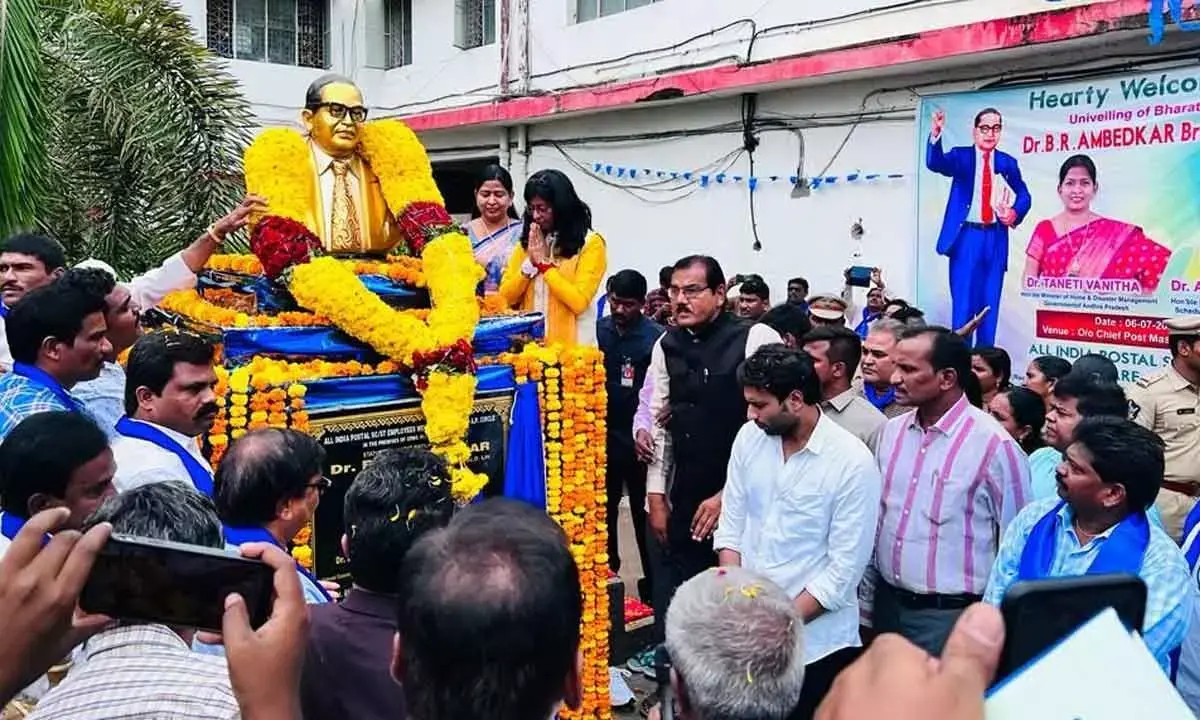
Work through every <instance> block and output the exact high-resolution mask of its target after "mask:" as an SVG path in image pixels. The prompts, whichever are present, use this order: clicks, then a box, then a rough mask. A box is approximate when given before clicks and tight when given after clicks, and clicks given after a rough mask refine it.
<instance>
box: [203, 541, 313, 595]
mask: <svg viewBox="0 0 1200 720" xmlns="http://www.w3.org/2000/svg"><path fill="white" fill-rule="evenodd" d="M225 542H227V543H229V544H230V545H237V546H239V547H240V546H242V545H245V544H246V543H254V542H261V543H271V544H272V545H274V546H275V547H277V548H279V549H280V550H282V551H284V552H287V551H288V549H287V548H286V547H284V546H283V545H282V544H280V542H279V541H278V540H276V539H275V536H274V535H272V534H271V533H269V532H267V531H266V529H265V528H260V527H230V526H229V525H226V526H225ZM296 569H297V570H299V571H300V574H301V575H303V576H304V577H306V578H308V579H309V580H310V581H311V582H312V586H313V587H315V588H316V589H317V590H320V591H321V595H323V596H324V597H325V602H333V597H331V596H330V595H329V591H328V590H326V589H325V586H324V585H322V584H321V583H319V582H317V579H316V578H315V577H313V575H312V573H310V572H309V571H307V570H305V569H304V568H303V567H301V566H300V563H299V562H297V563H296Z"/></svg>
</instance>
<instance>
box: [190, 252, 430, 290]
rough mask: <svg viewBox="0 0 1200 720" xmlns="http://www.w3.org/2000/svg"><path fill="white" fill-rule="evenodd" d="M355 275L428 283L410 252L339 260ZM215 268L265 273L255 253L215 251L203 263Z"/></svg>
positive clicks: (256, 273) (421, 268) (222, 270)
mask: <svg viewBox="0 0 1200 720" xmlns="http://www.w3.org/2000/svg"><path fill="white" fill-rule="evenodd" d="M339 262H341V263H342V264H343V265H346V266H347V267H349V268H350V269H351V270H352V271H353V272H354V274H355V275H379V276H382V277H386V278H388V279H389V280H393V281H395V282H398V283H403V284H405V285H409V286H411V287H425V272H424V269H423V267H422V265H421V261H420V260H418V259H417V258H414V257H409V256H407V255H392V256H389V257H388V258H387V259H385V260H339ZM204 267H206V268H208V269H209V270H214V271H216V272H226V273H237V274H238V275H262V274H263V267H262V262H261V261H259V259H258V258H257V257H255V256H253V255H213V256H212V257H211V258H209V260H208V263H207V264H206V265H205V266H204Z"/></svg>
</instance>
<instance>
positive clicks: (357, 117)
mask: <svg viewBox="0 0 1200 720" xmlns="http://www.w3.org/2000/svg"><path fill="white" fill-rule="evenodd" d="M318 108H325V109H326V110H328V111H329V115H330V116H331V117H333V119H334V120H341V119H343V118H345V117H346V114H347V113H349V114H350V119H351V120H353V121H354V122H356V123H360V122H366V120H367V109H366V108H365V107H363V106H362V105H357V106H355V107H350V106H348V105H343V104H341V103H335V102H328V103H318V104H316V105H313V106H311V107H309V110H316V109H318Z"/></svg>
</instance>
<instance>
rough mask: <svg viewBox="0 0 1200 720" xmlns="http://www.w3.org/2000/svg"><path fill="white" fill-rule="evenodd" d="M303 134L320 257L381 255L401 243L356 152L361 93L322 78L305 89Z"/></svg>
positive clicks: (311, 220) (339, 80) (362, 117)
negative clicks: (311, 176) (311, 178)
mask: <svg viewBox="0 0 1200 720" xmlns="http://www.w3.org/2000/svg"><path fill="white" fill-rule="evenodd" d="M301 117H302V118H303V120H304V127H305V129H306V130H307V131H308V145H309V151H310V152H311V154H312V172H313V173H314V176H315V177H316V179H317V185H316V186H317V190H318V192H317V194H316V197H314V198H313V200H312V206H311V208H310V211H311V213H312V215H311V217H310V218H309V222H308V223H305V224H307V225H309V226H310V227H312V228H313V229H314V230H316V232H317V235H318V236H319V237H320V238H321V243H322V245H323V246H324V248H325V251H326V252H328V253H333V254H340V253H356V254H382V253H386V252H387V251H389V250H391V249H392V248H393V247H395V246H396V244H397V243H398V242H399V241H400V238H399V235H398V234H397V231H396V227H395V222H394V220H393V218H392V215H391V213H390V212H389V211H388V208H387V204H386V203H385V202H384V199H383V193H382V192H380V189H379V179H378V178H377V177H376V176H375V173H374V172H372V171H371V166H370V164H369V163H367V162H366V160H364V159H363V157H362V155H361V154H359V152H358V143H359V134H360V133H359V129H360V128H361V127H362V125H363V124H364V123H365V122H366V120H367V108H366V106H365V105H363V97H362V92H360V91H359V89H358V87H357V86H355V84H354V83H353V82H351V81H350V80H348V79H346V78H343V77H340V76H338V75H325V76H323V77H321V78H319V79H318V80H317V81H316V82H314V83H313V84H312V85H310V86H309V88H308V92H307V93H306V95H305V98H304V110H303V111H302V112H301Z"/></svg>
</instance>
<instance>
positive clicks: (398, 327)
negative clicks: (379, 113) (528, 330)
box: [246, 119, 486, 487]
mask: <svg viewBox="0 0 1200 720" xmlns="http://www.w3.org/2000/svg"><path fill="white" fill-rule="evenodd" d="M281 133H290V134H291V136H292V137H291V138H290V139H285V138H284V137H283V136H282V135H281ZM263 135H266V136H267V138H266V141H265V142H264V143H263V147H260V148H258V150H257V151H256V150H255V148H256V147H257V146H259V144H260V142H259V140H256V141H255V142H254V144H252V145H251V147H250V149H249V150H247V152H246V186H247V189H248V190H250V191H251V192H254V193H258V194H261V195H265V196H266V197H267V201H268V206H269V208H270V212H271V214H272V215H279V216H282V217H284V218H287V219H293V220H298V221H300V222H304V220H305V214H304V213H303V212H302V209H303V208H305V207H307V204H308V203H309V200H310V198H311V197H312V196H313V191H314V185H313V184H314V182H315V181H314V179H313V177H312V172H311V162H310V160H309V158H310V154H309V151H308V147H307V146H306V145H305V144H304V142H303V138H302V137H301V136H300V135H299V134H298V133H295V132H294V131H291V130H268V131H266V132H265V133H263ZM262 137H263V136H262V135H260V139H261V138H262ZM297 141H298V142H297ZM359 151H360V153H361V154H362V156H363V158H364V159H365V160H366V161H367V163H368V164H369V165H370V167H371V170H372V172H374V174H375V175H376V177H378V178H379V184H380V190H381V191H382V194H383V197H384V201H385V202H386V203H387V206H388V209H389V210H390V211H391V212H392V215H393V216H394V217H395V218H396V220H397V222H398V224H399V225H400V227H401V228H402V231H403V232H404V233H405V237H406V239H407V242H408V244H409V249H410V250H411V251H413V252H414V253H419V254H420V257H421V260H422V267H423V269H424V272H425V281H426V285H427V286H428V288H429V295H430V299H431V301H432V306H433V307H432V309H431V310H430V313H429V320H428V322H427V323H426V322H420V321H419V320H417V319H416V318H414V317H412V316H406V315H403V314H401V313H399V312H397V311H396V310H394V309H393V308H391V307H390V306H388V305H387V304H386V303H384V302H383V300H382V299H380V298H379V296H377V295H375V294H374V293H372V292H370V291H369V290H367V289H366V287H365V286H364V285H363V284H362V282H361V281H360V280H359V279H358V277H357V276H356V275H355V274H354V272H353V271H352V270H351V269H349V268H347V267H346V266H345V265H343V264H342V263H341V262H340V261H338V260H337V259H335V258H331V257H317V258H313V259H311V260H308V261H307V262H305V261H303V260H300V261H298V262H296V263H295V264H292V266H291V267H290V269H289V270H288V271H287V272H286V273H284V277H285V278H286V279H287V282H288V286H289V289H290V290H291V291H292V296H293V297H294V298H295V299H296V302H297V303H299V304H300V305H301V306H302V307H305V308H308V309H309V310H311V311H314V312H315V313H317V314H319V315H321V316H322V317H327V318H329V320H330V321H331V322H332V324H333V325H335V326H336V327H338V328H339V329H341V330H343V331H344V332H346V333H348V334H349V335H351V336H352V337H354V338H357V339H358V340H360V341H362V342H364V343H366V344H368V345H370V346H371V347H372V348H374V349H375V350H376V351H377V352H379V353H380V354H383V355H385V356H387V357H390V358H392V359H394V360H396V361H398V362H400V363H401V364H403V365H405V366H406V367H411V366H412V364H413V355H414V353H417V352H421V353H429V352H433V351H435V350H438V349H442V348H450V347H451V346H453V345H454V344H455V343H456V342H458V341H466V342H468V343H469V342H470V341H471V339H472V338H473V336H474V333H475V327H476V325H478V323H479V304H478V302H477V300H476V299H475V288H476V286H477V285H478V283H479V281H480V280H481V279H482V278H483V269H482V268H481V267H480V266H479V264H478V263H476V262H475V257H474V253H473V251H472V249H471V243H470V241H469V240H468V239H467V238H466V236H464V235H463V234H462V233H461V232H459V231H458V230H457V229H456V228H454V227H453V223H452V221H451V220H450V216H449V214H448V213H446V210H445V208H444V207H443V206H442V197H441V193H440V192H439V191H438V189H437V184H436V183H435V182H434V180H433V169H432V167H431V165H430V163H429V156H428V155H427V154H426V152H425V148H424V147H423V146H422V145H421V142H420V140H418V139H417V136H416V135H415V134H414V133H413V132H412V131H411V130H409V129H408V127H407V126H405V125H404V124H403V123H402V122H400V121H399V120H393V119H388V120H380V121H376V122H373V123H368V124H366V125H364V126H363V128H362V134H361V136H360V146H359ZM252 166H253V168H252ZM279 166H288V167H289V168H290V171H289V172H288V173H285V175H287V177H286V178H285V179H284V180H280V176H271V177H267V173H269V172H272V171H274V170H275V169H276V168H278V167H279ZM301 173H303V176H304V177H303V178H301V177H299V175H300V174H301ZM280 207H282V208H284V210H285V212H280V211H279V209H280ZM277 225H278V226H279V227H285V226H286V223H281V224H277ZM272 227H275V226H272ZM309 230H310V231H311V228H309ZM273 240H278V242H260V243H259V249H258V251H257V252H256V254H257V255H259V259H260V260H261V259H262V258H263V257H268V258H270V259H271V262H272V263H274V262H275V261H276V260H277V259H278V257H280V256H281V254H282V253H283V251H282V249H281V247H280V243H286V244H287V245H288V247H289V248H294V247H296V243H295V242H293V241H294V240H295V238H291V239H289V238H274V239H273ZM251 243H252V245H253V244H254V243H255V235H254V233H253V232H252V234H251ZM267 269H269V270H272V271H274V267H273V266H272V267H269V268H267ZM452 374H453V373H452V372H451V371H449V370H447V369H444V368H443V367H441V366H437V367H434V368H433V369H431V370H429V371H428V373H427V376H426V377H425V378H424V381H423V382H420V383H418V384H419V385H424V386H425V387H426V389H425V390H424V392H422V399H421V409H422V410H423V411H424V412H425V418H426V422H427V423H428V426H429V427H433V428H435V429H438V428H446V427H452V426H454V425H455V422H456V421H455V420H452V419H450V418H447V417H446V415H448V414H449V413H450V412H452V411H451V410H449V408H459V407H460V406H461V393H462V392H463V389H464V388H466V387H467V386H468V385H469V386H470V393H471V396H472V397H473V396H474V388H475V380H474V376H466V377H467V378H468V379H466V380H459V381H456V382H449V381H448V380H447V379H446V378H447V377H449V376H451V375H452ZM469 414H470V413H469V411H468V413H467V417H464V418H461V419H460V420H459V422H461V423H462V427H463V432H464V433H465V431H466V426H467V424H468V423H469ZM431 443H432V444H433V447H434V451H435V452H439V453H443V452H444V453H448V454H449V456H447V457H446V459H447V461H448V462H449V463H450V464H451V466H452V470H451V473H452V480H453V481H454V482H455V483H456V484H460V483H461V484H462V485H460V487H473V486H475V485H480V483H483V482H486V480H485V479H483V478H480V477H479V476H478V475H477V474H476V473H473V472H471V471H470V470H469V469H467V467H466V465H465V458H463V453H462V450H461V447H462V446H465V443H463V442H462V439H461V438H459V440H458V442H443V443H438V442H436V441H434V440H432V439H431ZM455 466H456V467H455Z"/></svg>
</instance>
